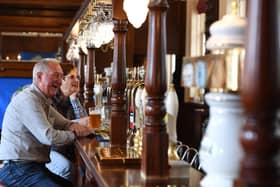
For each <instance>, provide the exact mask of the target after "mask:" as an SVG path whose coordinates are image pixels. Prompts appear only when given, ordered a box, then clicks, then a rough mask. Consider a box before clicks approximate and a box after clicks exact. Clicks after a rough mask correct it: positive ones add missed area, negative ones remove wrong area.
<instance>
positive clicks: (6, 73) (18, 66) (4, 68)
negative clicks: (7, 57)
mask: <svg viewBox="0 0 280 187" xmlns="http://www.w3.org/2000/svg"><path fill="white" fill-rule="evenodd" d="M35 63H36V62H31V61H25V62H19V61H1V62H0V77H21V78H31V77H32V70H33V66H34V64H35ZM61 66H63V69H65V70H66V69H71V68H72V65H71V64H68V63H62V64H61Z"/></svg>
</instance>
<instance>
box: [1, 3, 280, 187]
mask: <svg viewBox="0 0 280 187" xmlns="http://www.w3.org/2000/svg"><path fill="white" fill-rule="evenodd" d="M42 5H44V6H42ZM11 10H13V12H14V13H11ZM279 10H280V1H279V0H270V1H267V0H137V1H132V0H60V1H54V0H51V1H41V0H39V1H36V2H33V1H28V0H23V1H20V2H19V1H11V0H3V1H0V57H1V59H0V81H1V83H0V88H1V93H0V122H1V123H2V118H3V115H4V112H5V109H6V106H7V104H8V103H9V101H10V97H11V95H12V93H13V92H14V91H16V90H18V89H21V87H22V86H24V85H25V84H29V83H31V81H32V79H31V77H32V68H33V65H34V63H35V62H37V61H38V60H39V59H41V58H45V57H48V58H56V59H58V60H59V61H60V62H61V65H62V66H63V68H70V65H71V64H74V65H75V66H77V68H78V74H79V78H80V95H79V96H80V99H81V100H82V101H83V106H84V107H85V108H86V109H89V108H90V107H93V106H94V107H97V108H98V109H99V110H100V112H101V122H100V123H101V124H100V127H99V128H96V129H94V131H95V136H92V137H86V138H77V139H76V140H75V143H74V146H75V154H76V157H77V160H76V163H75V168H76V177H75V186H77V187H80V186H85V187H86V186H100V187H103V186H104V187H105V186H107V187H120V186H166V187H167V186H190V187H196V186H201V187H230V186H232V187H233V186H234V187H245V186H246V187H280V176H279V175H280V157H279V136H280V131H279V128H280V125H279V122H280V121H279V117H280V116H279V102H278V99H277V97H278V95H280V92H279V91H280V88H279V87H278V86H279V85H280V77H279V74H280V72H279V71H280V69H279V66H278V65H279V63H278V60H280V59H279V58H280V57H279V54H280V51H279V50H280V48H279V46H280V45H279V44H280V37H279V33H280V31H279V30H280V27H279V23H280V21H279V19H280V13H279ZM59 11H60V12H59ZM13 14H14V15H13ZM63 14H64V15H63ZM63 16H64V18H63ZM21 19H23V20H24V19H26V20H25V21H20V20H21ZM43 19H47V20H46V21H43ZM32 24H33V25H32ZM36 24H37V25H36Z"/></svg>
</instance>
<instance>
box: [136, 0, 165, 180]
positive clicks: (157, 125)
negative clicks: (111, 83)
mask: <svg viewBox="0 0 280 187" xmlns="http://www.w3.org/2000/svg"><path fill="white" fill-rule="evenodd" d="M167 8H168V3H167V0H151V1H150V4H149V9H150V12H149V31H148V49H147V64H146V77H145V88H146V91H147V104H146V107H145V114H146V116H145V127H144V130H143V151H142V163H141V170H142V173H143V174H144V177H145V178H146V179H147V180H149V179H155V180H157V179H166V178H167V176H168V174H169V171H168V154H167V150H168V134H167V132H166V124H165V122H164V120H163V118H164V116H165V114H166V109H165V105H164V97H165V96H164V93H165V92H166V89H167V85H166V65H165V63H166V62H165V54H166V11H167Z"/></svg>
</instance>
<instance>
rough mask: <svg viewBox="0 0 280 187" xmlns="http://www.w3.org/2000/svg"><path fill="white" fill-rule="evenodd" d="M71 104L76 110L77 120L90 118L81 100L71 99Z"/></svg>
mask: <svg viewBox="0 0 280 187" xmlns="http://www.w3.org/2000/svg"><path fill="white" fill-rule="evenodd" d="M70 103H71V105H72V108H73V110H74V114H75V117H76V119H79V118H82V117H86V116H88V114H87V112H86V110H85V108H84V107H83V106H82V104H81V102H80V100H79V99H70Z"/></svg>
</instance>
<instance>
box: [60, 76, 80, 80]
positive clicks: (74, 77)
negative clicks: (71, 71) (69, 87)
mask: <svg viewBox="0 0 280 187" xmlns="http://www.w3.org/2000/svg"><path fill="white" fill-rule="evenodd" d="M64 78H67V79H71V80H73V79H78V80H80V76H76V75H66V76H64Z"/></svg>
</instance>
